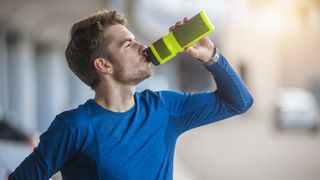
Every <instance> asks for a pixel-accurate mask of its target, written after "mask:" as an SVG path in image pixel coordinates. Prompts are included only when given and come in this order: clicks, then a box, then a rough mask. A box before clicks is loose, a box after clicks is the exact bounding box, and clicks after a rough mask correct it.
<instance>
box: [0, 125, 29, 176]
mask: <svg viewBox="0 0 320 180" xmlns="http://www.w3.org/2000/svg"><path fill="white" fill-rule="evenodd" d="M34 147H35V141H34V138H32V137H28V136H27V135H25V134H24V133H23V132H22V131H20V130H19V129H17V128H15V127H13V126H12V125H10V123H8V121H7V120H5V119H0V180H6V179H7V178H8V176H9V174H10V173H11V172H12V171H13V170H14V169H15V168H16V167H17V166H18V165H19V164H20V163H21V162H22V161H23V160H24V159H25V158H26V157H27V156H28V155H29V154H30V153H31V151H32V150H33V148H34Z"/></svg>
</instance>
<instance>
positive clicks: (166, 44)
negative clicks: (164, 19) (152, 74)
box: [146, 11, 214, 65]
mask: <svg viewBox="0 0 320 180" xmlns="http://www.w3.org/2000/svg"><path fill="white" fill-rule="evenodd" d="M213 31H214V27H213V25H212V24H211V22H210V20H209V18H208V17H207V16H206V15H205V13H204V12H203V11H201V12H200V13H198V14H197V15H195V16H194V17H192V18H191V19H190V20H189V21H188V22H187V23H185V24H183V25H182V26H179V27H177V28H175V29H174V30H173V31H170V32H169V34H168V35H166V36H163V37H161V38H160V39H158V40H157V41H155V42H154V43H152V44H151V45H150V46H149V47H148V48H147V50H146V53H147V60H148V61H150V62H152V63H153V64H154V65H160V64H163V63H165V62H167V61H169V60H170V59H172V58H173V57H174V56H176V54H177V53H179V52H181V51H184V50H185V48H187V47H188V46H191V45H192V44H194V43H195V42H197V41H199V40H200V39H201V38H203V37H205V36H206V35H208V34H209V33H211V32H213Z"/></svg>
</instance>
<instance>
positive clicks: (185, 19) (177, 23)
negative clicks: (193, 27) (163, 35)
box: [169, 17, 189, 31]
mask: <svg viewBox="0 0 320 180" xmlns="http://www.w3.org/2000/svg"><path fill="white" fill-rule="evenodd" d="M188 21H189V19H188V18H187V17H184V18H183V20H182V21H178V22H176V24H175V25H174V26H171V27H170V28H169V31H173V30H174V29H175V28H177V27H178V26H181V25H183V24H184V23H186V22H188Z"/></svg>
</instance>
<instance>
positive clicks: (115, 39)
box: [108, 24, 153, 85]
mask: <svg viewBox="0 0 320 180" xmlns="http://www.w3.org/2000/svg"><path fill="white" fill-rule="evenodd" d="M108 33H110V36H111V38H112V40H111V43H110V45H109V46H108V50H109V52H111V54H112V56H113V60H112V61H113V62H112V64H113V72H114V73H113V75H114V76H113V77H114V79H115V80H116V81H118V82H120V83H122V84H125V85H137V84H138V83H140V82H141V81H143V80H144V79H146V78H148V77H150V76H151V75H152V74H153V70H152V68H151V67H150V63H149V62H147V60H146V55H145V46H144V45H143V44H141V43H139V42H137V41H136V40H135V38H134V35H133V34H132V33H131V32H130V31H128V29H127V28H126V27H125V26H123V25H120V24H117V25H113V26H111V27H110V28H109V30H108Z"/></svg>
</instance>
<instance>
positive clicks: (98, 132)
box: [12, 56, 253, 180]
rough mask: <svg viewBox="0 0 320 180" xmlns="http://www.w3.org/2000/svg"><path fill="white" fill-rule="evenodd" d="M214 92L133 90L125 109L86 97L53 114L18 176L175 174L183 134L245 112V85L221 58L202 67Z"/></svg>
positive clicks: (116, 178)
mask: <svg viewBox="0 0 320 180" xmlns="http://www.w3.org/2000/svg"><path fill="white" fill-rule="evenodd" d="M206 68H207V69H208V70H209V71H210V72H211V73H212V75H213V76H214V79H215V81H216V84H217V90H216V91H215V92H203V93H180V92H173V91H159V92H153V91H150V90H145V91H143V92H141V93H135V95H134V99H135V105H134V106H133V107H132V108H131V109H130V110H128V111H127V112H123V113H119V112H112V111H109V110H107V109H105V108H103V107H101V106H100V105H99V104H97V103H96V102H95V101H94V100H92V99H90V100H88V101H87V102H86V103H84V104H83V105H80V106H79V107H78V108H76V109H73V110H70V111H66V112H63V113H61V114H59V115H57V116H56V118H55V119H54V121H53V122H52V123H51V125H50V127H49V128H48V130H47V131H46V132H45V133H43V134H42V135H41V136H40V143H39V145H38V147H37V148H35V149H34V151H33V152H32V153H31V154H30V155H29V156H28V157H27V158H26V159H25V160H24V161H23V162H22V163H21V164H20V165H19V166H18V167H17V168H16V170H15V171H14V172H13V174H12V177H15V178H16V179H23V180H28V179H30V180H31V179H49V178H50V177H51V176H52V175H53V174H54V173H56V172H57V171H59V170H60V171H61V174H62V177H63V179H67V180H68V179H77V180H81V179H84V180H87V179H103V180H106V179H112V180H144V179H146V180H149V179H166V180H170V179H172V178H173V159H174V151H175V145H176V140H177V138H178V137H179V135H181V134H182V133H183V132H185V131H187V130H190V129H192V128H196V127H198V126H202V125H205V124H209V123H213V122H216V121H218V120H221V119H225V118H228V117H231V116H233V115H236V114H240V113H243V112H245V111H246V110H247V109H248V108H249V107H250V106H251V105H252V102H253V100H252V97H251V96H250V94H249V92H248V90H247V88H246V87H245V85H244V83H243V82H242V81H241V80H240V78H239V77H238V75H237V74H236V73H235V71H234V70H233V69H232V68H231V66H230V65H229V64H228V62H227V61H226V60H225V58H224V57H223V56H220V58H219V59H218V62H217V63H215V64H213V65H210V66H206Z"/></svg>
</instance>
